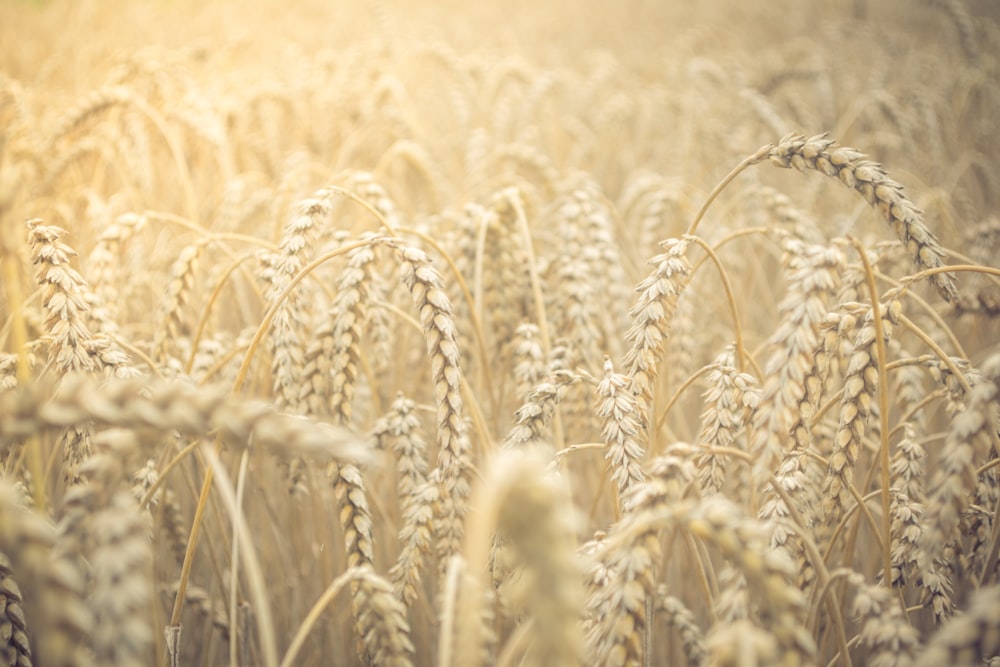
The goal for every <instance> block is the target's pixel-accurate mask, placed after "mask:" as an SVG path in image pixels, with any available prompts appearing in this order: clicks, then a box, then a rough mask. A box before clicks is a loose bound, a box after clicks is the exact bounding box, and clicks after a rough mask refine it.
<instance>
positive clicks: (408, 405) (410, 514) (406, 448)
mask: <svg viewBox="0 0 1000 667" xmlns="http://www.w3.org/2000/svg"><path fill="white" fill-rule="evenodd" d="M372 435H373V437H374V438H375V439H376V442H377V446H378V447H379V449H382V450H386V449H388V448H389V447H390V446H391V447H392V450H393V453H394V454H395V456H396V474H397V481H396V493H397V496H398V499H399V508H400V515H401V518H402V521H403V523H402V527H401V528H400V529H399V541H400V543H401V544H402V548H401V549H400V552H399V557H398V558H397V560H396V564H395V565H394V566H393V568H392V570H391V571H390V574H391V577H392V584H393V590H394V592H395V593H396V596H397V597H399V598H400V599H401V600H402V601H403V604H405V605H407V606H409V605H411V604H413V601H414V600H415V599H416V598H417V594H418V586H419V585H420V570H421V569H422V568H423V564H424V559H425V558H427V556H428V555H429V554H430V547H431V525H430V524H431V518H432V516H433V510H432V506H433V503H434V502H435V501H436V500H437V497H438V496H437V486H436V485H434V484H431V483H429V482H428V476H427V456H426V448H427V445H426V443H425V442H424V440H423V438H422V437H421V435H420V420H419V419H418V418H417V415H416V414H415V413H414V404H413V401H411V400H409V399H408V398H405V397H404V396H403V395H402V394H399V395H398V396H397V397H396V400H395V401H393V403H392V409H391V410H390V412H389V414H387V415H385V416H384V417H382V418H380V419H379V420H378V421H377V422H375V427H374V428H373V429H372Z"/></svg>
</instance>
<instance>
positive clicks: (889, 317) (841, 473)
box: [822, 301, 900, 526]
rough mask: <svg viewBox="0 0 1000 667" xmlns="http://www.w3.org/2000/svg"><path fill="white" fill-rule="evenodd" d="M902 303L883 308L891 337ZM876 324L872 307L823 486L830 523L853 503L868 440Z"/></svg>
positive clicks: (848, 377)
mask: <svg viewBox="0 0 1000 667" xmlns="http://www.w3.org/2000/svg"><path fill="white" fill-rule="evenodd" d="M899 312H900V303H899V302H898V301H892V302H890V303H889V304H884V305H883V306H882V307H881V313H882V330H883V331H884V332H885V336H886V337H887V338H888V337H889V336H891V335H892V326H893V324H895V323H896V322H897V321H898V319H899ZM875 338H876V334H875V325H874V320H873V316H872V311H871V310H869V311H868V312H867V314H866V316H865V320H864V322H863V324H862V327H861V329H860V330H859V331H858V334H857V336H856V337H855V338H854V351H853V353H852V355H851V357H850V362H849V364H848V366H847V375H846V377H845V378H844V391H843V396H842V397H841V402H840V419H839V423H838V425H837V432H836V435H835V436H834V439H833V449H832V451H831V452H830V459H829V470H828V474H827V479H826V483H825V485H824V489H823V500H822V512H823V517H824V521H825V522H826V524H827V525H828V526H830V525H834V524H835V523H836V522H837V521H839V520H840V518H841V517H842V516H843V512H844V510H845V508H846V507H848V506H849V504H850V500H849V499H850V497H851V496H850V491H849V487H850V485H851V484H852V479H851V476H852V475H853V473H854V466H855V463H856V462H857V459H858V452H859V451H860V448H861V443H862V440H863V439H864V435H865V429H866V424H867V420H868V415H869V414H870V413H871V410H872V402H873V400H874V397H875V391H876V388H877V385H878V374H879V367H878V359H877V358H876V349H875V347H876V342H875Z"/></svg>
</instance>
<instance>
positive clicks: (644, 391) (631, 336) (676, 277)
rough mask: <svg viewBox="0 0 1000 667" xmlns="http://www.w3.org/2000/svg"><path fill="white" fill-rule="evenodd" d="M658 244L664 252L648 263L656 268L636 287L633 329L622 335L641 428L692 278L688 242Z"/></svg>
mask: <svg viewBox="0 0 1000 667" xmlns="http://www.w3.org/2000/svg"><path fill="white" fill-rule="evenodd" d="M660 245H661V246H662V247H663V250H664V252H663V253H661V254H659V255H656V256H655V257H653V259H652V260H650V264H652V265H653V266H654V267H655V268H654V269H653V271H652V272H651V273H650V274H649V275H648V276H647V277H646V278H644V279H643V280H642V281H641V282H640V283H639V284H638V285H637V286H636V292H638V293H639V297H638V299H637V300H636V303H635V305H634V306H632V309H631V310H630V311H629V315H630V316H631V318H632V326H631V327H630V328H629V329H628V331H627V332H626V334H625V340H626V341H627V342H628V343H629V344H630V348H629V350H628V352H626V354H625V357H624V360H623V365H624V367H625V374H626V375H628V376H629V377H630V378H632V383H633V387H634V390H635V392H636V393H637V396H638V399H639V400H638V406H637V407H638V411H639V414H640V416H641V423H642V424H644V425H645V424H646V423H647V420H648V419H649V415H648V411H649V408H650V407H651V405H652V400H653V384H654V382H655V380H656V375H657V371H658V369H657V366H658V365H659V363H660V361H661V357H662V355H663V347H664V343H665V341H666V339H667V337H668V336H669V333H670V327H671V324H672V323H671V318H672V316H673V314H674V311H675V309H676V308H677V299H678V297H679V296H680V294H681V292H683V291H684V288H685V286H686V285H687V283H688V280H690V277H691V265H690V264H689V263H688V259H687V257H685V253H686V252H687V246H688V242H687V241H685V240H683V239H668V240H666V241H663V242H662V243H661V244H660Z"/></svg>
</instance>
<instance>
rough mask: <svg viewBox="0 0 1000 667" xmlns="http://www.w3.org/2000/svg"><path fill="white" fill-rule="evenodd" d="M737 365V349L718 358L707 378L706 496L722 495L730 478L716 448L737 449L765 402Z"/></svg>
mask: <svg viewBox="0 0 1000 667" xmlns="http://www.w3.org/2000/svg"><path fill="white" fill-rule="evenodd" d="M734 363H735V359H734V355H733V349H732V348H729V349H727V350H726V351H725V352H723V353H722V354H720V355H719V356H718V357H716V359H715V361H714V362H713V363H712V370H711V371H709V373H708V375H707V376H706V380H707V381H708V385H709V386H708V389H706V390H705V393H704V399H705V408H704V410H703V411H702V414H701V423H702V426H701V431H700V432H699V434H698V446H699V447H702V448H704V449H705V451H704V452H703V453H702V454H701V455H700V456H699V457H698V461H697V464H698V481H699V483H700V485H701V488H702V491H703V492H706V493H718V492H720V491H721V490H722V485H723V483H724V481H725V476H726V465H725V461H726V459H725V455H718V454H716V453H715V452H714V451H713V448H715V447H727V448H728V447H735V446H737V444H738V443H737V442H736V440H737V437H738V436H739V435H740V433H741V432H742V431H743V429H744V428H746V426H747V423H748V422H749V420H750V418H751V415H753V414H754V412H755V410H757V408H758V406H759V403H760V399H761V392H760V389H759V387H758V386H757V379H756V378H755V377H753V376H752V375H749V374H748V373H740V372H738V371H737V369H736V368H735V366H734Z"/></svg>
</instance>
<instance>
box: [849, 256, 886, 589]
mask: <svg viewBox="0 0 1000 667" xmlns="http://www.w3.org/2000/svg"><path fill="white" fill-rule="evenodd" d="M848 240H849V241H850V242H851V245H853V246H854V249H855V250H857V252H858V255H859V256H860V257H861V264H862V265H863V266H864V269H865V282H866V283H867V284H868V294H869V298H870V299H871V303H872V322H873V324H874V325H875V357H876V359H875V362H876V364H877V365H878V408H879V464H880V465H879V467H880V468H881V477H882V479H881V482H882V542H883V544H882V569H883V575H882V576H883V581H886V582H891V581H892V557H891V554H890V552H891V551H892V516H891V511H892V510H891V505H890V501H891V497H890V493H889V484H890V482H889V472H890V471H889V465H890V458H891V456H890V451H889V378H888V372H887V371H886V350H885V328H884V327H883V326H882V308H881V304H880V303H879V295H878V287H877V286H876V285H875V273H874V272H873V271H872V265H871V263H870V262H869V261H868V257H867V256H866V255H865V249H864V246H862V245H861V242H860V241H858V240H857V239H855V238H853V237H852V238H849V239H848ZM890 307H891V305H890Z"/></svg>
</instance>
